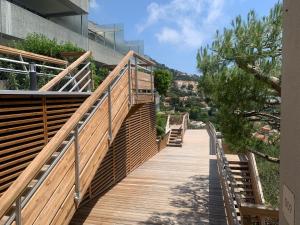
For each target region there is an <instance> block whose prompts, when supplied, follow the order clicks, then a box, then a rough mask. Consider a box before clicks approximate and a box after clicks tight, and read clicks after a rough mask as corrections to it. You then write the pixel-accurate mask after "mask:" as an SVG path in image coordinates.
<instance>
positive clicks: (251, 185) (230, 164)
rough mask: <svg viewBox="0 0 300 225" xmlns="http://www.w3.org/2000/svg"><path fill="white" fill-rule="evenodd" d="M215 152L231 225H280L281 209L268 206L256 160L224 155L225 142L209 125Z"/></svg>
mask: <svg viewBox="0 0 300 225" xmlns="http://www.w3.org/2000/svg"><path fill="white" fill-rule="evenodd" d="M207 128H208V133H209V134H210V137H211V138H210V141H211V148H213V151H212V152H215V153H216V155H217V165H218V173H219V178H220V181H221V186H222V191H223V196H224V204H225V208H226V212H227V216H228V218H227V219H228V224H229V225H253V224H255V225H277V224H279V222H278V221H279V212H278V209H274V208H270V207H267V206H265V200H264V196H263V191H262V187H261V183H260V180H259V174H258V170H257V166H256V161H255V157H254V155H253V154H252V153H247V154H241V155H235V154H233V155H229V154H226V155H225V154H224V151H223V147H222V140H221V139H220V138H219V137H220V135H219V134H217V132H216V130H215V128H214V126H213V125H212V124H211V123H208V124H207Z"/></svg>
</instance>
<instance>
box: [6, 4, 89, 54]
mask: <svg viewBox="0 0 300 225" xmlns="http://www.w3.org/2000/svg"><path fill="white" fill-rule="evenodd" d="M0 10H1V13H0V17H1V26H0V29H1V30H0V33H4V34H6V35H9V36H12V37H17V38H21V39H23V38H25V37H26V36H27V35H28V34H29V33H34V32H35V33H42V34H44V35H46V36H47V37H49V38H50V39H53V38H56V39H57V40H58V41H68V40H69V41H71V42H73V43H75V44H76V45H77V46H79V47H80V48H83V49H87V48H88V40H87V38H85V37H83V36H82V35H80V34H78V33H75V32H72V31H70V30H68V29H66V28H64V27H62V26H60V25H58V24H56V23H54V22H51V21H49V20H47V19H45V18H43V17H40V16H38V15H36V14H34V13H32V12H29V11H27V10H25V9H23V8H21V7H19V6H17V5H15V4H12V3H10V2H8V1H5V0H1V9H0Z"/></svg>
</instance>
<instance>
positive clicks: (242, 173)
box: [231, 170, 250, 176]
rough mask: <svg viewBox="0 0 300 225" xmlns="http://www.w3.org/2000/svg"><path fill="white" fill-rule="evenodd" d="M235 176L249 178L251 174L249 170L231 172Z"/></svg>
mask: <svg viewBox="0 0 300 225" xmlns="http://www.w3.org/2000/svg"><path fill="white" fill-rule="evenodd" d="M231 173H232V174H233V175H241V176H249V175H250V172H249V171H248V170H233V171H231Z"/></svg>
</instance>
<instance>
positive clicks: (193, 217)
mask: <svg viewBox="0 0 300 225" xmlns="http://www.w3.org/2000/svg"><path fill="white" fill-rule="evenodd" d="M71 224H86V225H87V224H105V225H108V224H114V225H115V224H118V225H121V224H124V225H125V224H126V225H129V224H138V225H226V224H227V221H226V215H225V210H224V204H223V197H222V190H221V186H220V182H219V178H218V173H217V161H216V159H215V155H213V154H211V149H210V144H209V137H208V135H207V133H206V131H205V130H201V131H199V130H198V131H190V130H188V131H187V133H186V136H185V143H184V145H183V147H182V148H172V147H168V148H166V149H165V150H163V151H162V152H160V153H159V154H157V155H156V156H154V157H153V158H152V159H150V160H149V161H148V162H146V163H145V164H144V165H142V166H141V167H139V168H138V169H137V170H136V171H134V172H133V173H132V174H131V175H129V176H128V177H127V178H125V179H124V180H123V181H121V182H120V183H119V184H118V185H117V186H115V187H114V188H113V189H112V190H110V191H109V192H108V193H107V194H105V195H104V196H102V197H101V198H100V199H95V200H93V201H91V202H89V203H88V204H87V205H84V206H83V207H81V208H80V209H79V211H78V212H77V215H75V217H74V218H73V221H72V223H71Z"/></svg>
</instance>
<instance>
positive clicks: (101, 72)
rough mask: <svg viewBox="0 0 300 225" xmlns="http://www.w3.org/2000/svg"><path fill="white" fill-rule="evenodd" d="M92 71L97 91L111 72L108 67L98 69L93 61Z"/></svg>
mask: <svg viewBox="0 0 300 225" xmlns="http://www.w3.org/2000/svg"><path fill="white" fill-rule="evenodd" d="M91 70H92V74H93V80H94V88H95V89H96V88H98V87H99V85H100V84H101V82H102V81H103V80H104V79H105V78H106V77H107V75H108V74H109V70H108V69H107V68H106V67H97V66H96V64H95V63H94V62H93V61H92V63H91Z"/></svg>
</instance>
